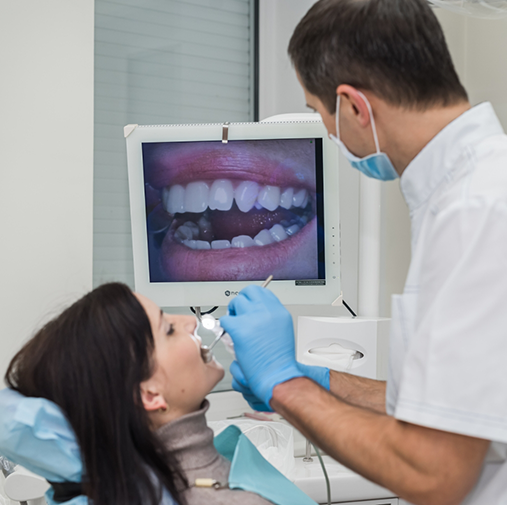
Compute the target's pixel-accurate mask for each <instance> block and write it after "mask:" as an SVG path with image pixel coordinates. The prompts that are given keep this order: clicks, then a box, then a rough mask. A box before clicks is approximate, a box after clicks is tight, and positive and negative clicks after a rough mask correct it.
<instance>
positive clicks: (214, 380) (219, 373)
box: [206, 358, 225, 393]
mask: <svg viewBox="0 0 507 505" xmlns="http://www.w3.org/2000/svg"><path fill="white" fill-rule="evenodd" d="M206 366H207V367H208V372H209V377H210V389H209V391H208V392H209V393H211V391H212V390H213V388H214V387H215V386H216V385H217V384H218V383H219V382H220V381H221V380H222V379H223V378H224V375H225V370H224V367H223V366H222V365H221V364H220V363H219V362H218V361H217V360H216V359H215V358H213V359H212V360H211V361H210V362H209V363H208V364H207V365H206Z"/></svg>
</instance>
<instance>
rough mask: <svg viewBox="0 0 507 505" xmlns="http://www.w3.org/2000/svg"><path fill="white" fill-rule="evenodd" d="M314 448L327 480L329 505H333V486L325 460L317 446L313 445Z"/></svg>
mask: <svg viewBox="0 0 507 505" xmlns="http://www.w3.org/2000/svg"><path fill="white" fill-rule="evenodd" d="M312 446H313V448H314V449H315V453H316V454H317V457H318V458H319V461H320V466H321V467H322V471H323V472H324V478H325V479H326V491H327V505H331V484H330V482H329V477H328V475H327V470H326V465H324V460H323V459H322V456H321V455H320V451H319V449H317V446H316V445H315V444H312Z"/></svg>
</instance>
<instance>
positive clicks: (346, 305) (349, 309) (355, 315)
mask: <svg viewBox="0 0 507 505" xmlns="http://www.w3.org/2000/svg"><path fill="white" fill-rule="evenodd" d="M342 302H343V305H345V308H346V309H347V310H348V311H349V312H350V313H351V314H352V317H357V314H356V313H355V312H354V311H353V310H352V309H351V308H350V307H349V305H348V303H347V302H346V301H345V300H342Z"/></svg>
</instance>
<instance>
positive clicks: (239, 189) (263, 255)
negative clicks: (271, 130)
mask: <svg viewBox="0 0 507 505" xmlns="http://www.w3.org/2000/svg"><path fill="white" fill-rule="evenodd" d="M142 156H143V175H144V181H145V185H144V191H145V194H144V199H145V207H146V208H145V214H146V221H147V222H146V237H145V240H146V243H147V245H148V261H149V276H150V282H203V281H262V280H264V279H266V278H267V277H268V276H269V275H273V277H274V280H304V281H314V284H315V285H317V284H318V282H320V283H321V284H324V283H325V278H326V276H325V250H324V212H323V209H324V207H323V206H324V200H323V190H322V181H323V179H322V169H323V166H322V161H323V160H322V139H320V138H296V139H266V140H233V141H230V142H228V143H222V142H221V141H207V142H203V141H196V142H144V143H143V144H142Z"/></svg>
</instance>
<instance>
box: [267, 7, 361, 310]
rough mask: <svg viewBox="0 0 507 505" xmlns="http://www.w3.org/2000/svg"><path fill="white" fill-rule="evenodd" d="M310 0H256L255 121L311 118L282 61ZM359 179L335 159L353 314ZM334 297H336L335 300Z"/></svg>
mask: <svg viewBox="0 0 507 505" xmlns="http://www.w3.org/2000/svg"><path fill="white" fill-rule="evenodd" d="M313 3H314V0H260V6H259V10H260V13H259V14H260V19H259V31H260V37H259V51H260V55H259V67H260V68H259V118H260V119H264V118H266V117H269V116H273V115H275V114H283V113H288V112H312V111H311V110H310V109H308V107H306V102H305V97H304V93H303V90H302V88H301V86H300V84H299V82H298V81H297V78H296V74H295V72H294V69H293V68H292V64H291V63H290V60H289V57H288V55H287V46H288V45H289V40H290V37H291V35H292V32H293V31H294V28H295V27H296V25H297V24H298V22H299V20H300V19H301V18H302V17H303V16H304V15H305V13H306V12H307V11H308V9H309V8H310V7H311V6H312V5H313ZM358 194H359V176H358V174H357V172H356V171H354V170H353V169H352V168H351V167H350V166H349V165H348V163H347V161H346V160H345V158H343V157H342V156H341V155H340V215H341V236H342V240H341V263H342V290H343V294H344V298H345V300H346V301H347V303H348V304H349V305H350V306H351V307H353V309H355V310H357V273H358V272H357V265H358V234H357V230H358V226H359V221H358V220H359V213H358V212H359V209H358V205H359V202H358ZM338 295H339V293H337V296H338ZM289 310H290V311H291V312H292V314H293V316H298V315H322V316H324V315H347V314H348V312H347V311H346V310H345V308H343V307H331V306H329V307H328V306H325V307H324V306H318V307H316V306H315V305H308V306H292V307H289Z"/></svg>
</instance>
